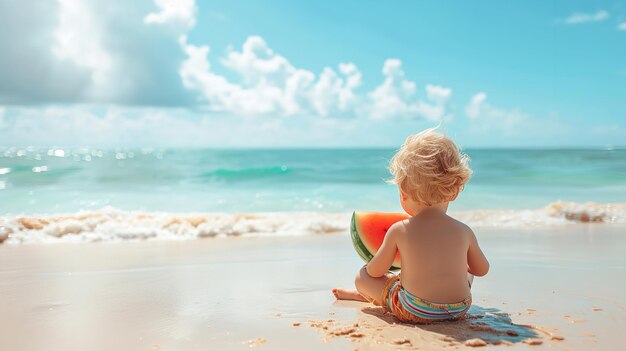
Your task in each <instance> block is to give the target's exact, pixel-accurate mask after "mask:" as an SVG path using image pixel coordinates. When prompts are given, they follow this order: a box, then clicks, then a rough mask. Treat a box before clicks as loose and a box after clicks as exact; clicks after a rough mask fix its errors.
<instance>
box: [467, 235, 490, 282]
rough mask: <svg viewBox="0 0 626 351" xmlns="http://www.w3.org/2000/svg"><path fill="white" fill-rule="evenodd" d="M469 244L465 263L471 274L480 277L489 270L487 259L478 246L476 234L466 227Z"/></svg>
mask: <svg viewBox="0 0 626 351" xmlns="http://www.w3.org/2000/svg"><path fill="white" fill-rule="evenodd" d="M468 231H469V237H470V245H469V249H468V250H467V265H468V266H469V270H468V271H469V272H470V273H471V274H473V275H476V276H479V277H482V276H483V275H485V274H487V272H489V261H487V258H486V257H485V254H484V253H483V251H482V250H481V249H480V246H478V240H477V239H476V235H474V232H472V230H471V229H469V228H468Z"/></svg>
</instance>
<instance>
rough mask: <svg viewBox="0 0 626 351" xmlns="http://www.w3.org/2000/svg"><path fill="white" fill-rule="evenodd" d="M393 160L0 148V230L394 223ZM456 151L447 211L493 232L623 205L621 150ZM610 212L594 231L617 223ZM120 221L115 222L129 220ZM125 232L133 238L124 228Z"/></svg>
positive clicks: (370, 153)
mask: <svg viewBox="0 0 626 351" xmlns="http://www.w3.org/2000/svg"><path fill="white" fill-rule="evenodd" d="M394 151H395V150H393V149H278V150H214V149H88V148H82V149H67V148H66V149H62V148H34V147H28V148H15V147H8V148H2V149H0V216H2V217H3V218H4V219H3V220H4V221H5V222H10V221H11V220H14V219H15V218H18V217H19V216H41V215H57V214H76V213H84V212H94V213H107V215H111V214H112V213H114V216H117V217H116V218H118V217H119V216H122V217H124V216H126V215H128V216H130V215H131V214H132V215H136V214H137V213H149V214H150V215H151V216H153V215H155V213H160V214H173V213H176V214H188V213H203V214H207V213H220V214H224V215H235V214H257V215H258V216H261V215H262V213H282V215H283V216H285V214H284V213H292V215H291V217H292V218H294V216H296V215H295V213H305V212H306V213H316V214H319V215H322V214H328V216H332V215H333V214H344V215H345V214H346V213H351V212H352V211H354V210H363V211H387V212H400V211H401V208H400V205H399V203H398V193H397V190H396V187H395V186H394V185H391V184H387V183H386V182H385V180H387V179H389V177H390V174H389V172H388V170H387V164H388V162H389V159H390V158H391V157H392V156H393V154H394ZM465 152H466V153H467V154H468V155H469V156H470V158H471V162H470V166H471V168H472V169H473V171H474V174H473V176H472V179H471V180H470V182H469V183H468V184H467V186H466V187H465V190H464V191H463V192H462V193H461V194H460V196H459V198H458V200H457V201H455V202H454V203H452V205H451V208H450V210H451V211H452V212H460V213H465V215H466V216H469V217H471V218H474V219H476V218H478V217H480V218H484V214H485V213H487V212H485V210H488V211H492V212H491V213H498V219H497V220H496V221H495V222H498V223H502V222H503V221H506V220H507V219H506V218H509V219H510V218H523V217H528V218H534V216H533V215H532V212H524V211H533V210H542V209H545V208H547V207H548V208H554V207H555V203H556V206H557V207H558V208H559V209H558V211H561V210H562V208H563V207H564V205H562V203H561V202H572V203H575V204H574V205H568V206H569V207H568V208H570V209H571V208H572V206H583V207H584V208H583V210H582V211H586V210H587V209H588V206H587V207H585V206H586V205H584V204H585V203H587V202H595V203H597V204H598V205H593V206H595V207H594V208H595V209H596V210H598V208H600V207H601V208H600V211H604V212H606V210H607V206H608V209H609V210H611V209H615V206H618V207H619V206H622V205H615V206H612V205H611V204H613V203H624V202H626V149H589V150H574V149H564V150H558V149H547V150H544V149H529V150H520V149H468V150H465ZM598 206H600V207H598ZM494 211H495V212H494ZM576 211H579V212H580V211H581V210H580V209H577V210H576ZM596 212H597V211H596ZM133 213H134V214H133ZM507 213H508V215H507V216H508V217H507V216H504V217H503V214H507ZM524 213H525V215H524ZM615 213H616V212H612V214H610V215H608V217H607V216H605V217H606V218H604V219H602V220H606V219H608V221H614V220H616V219H617V220H621V217H620V218H617V217H619V216H621V214H617V215H616V214H615ZM298 216H300V215H298ZM328 216H326V217H325V218H326V219H328V218H329V217H328ZM611 216H612V217H611ZM616 216H617V217H616ZM122 217H119V218H118V220H119V221H127V222H128V221H130V220H128V219H126V220H124V219H123V218H122ZM487 217H488V218H489V220H490V221H492V222H494V217H493V216H487ZM274 218H276V216H274ZM341 218H343V217H341ZM528 218H527V219H528ZM79 221H80V220H79ZM484 222H485V221H484V220H483V223H484ZM316 223H317V222H316ZM325 223H326V224H323V223H322V224H320V223H317V224H315V225H316V226H320V225H321V227H325V226H328V227H329V228H330V229H329V230H331V231H332V230H333V228H335V227H336V226H337V224H336V223H335V222H333V221H332V220H331V221H325ZM328 223H331V224H328ZM332 223H335V224H332ZM337 223H338V222H337ZM1 224H2V223H0V225H1ZM74 224H75V223H74ZM265 224H267V223H265ZM292 224H293V223H292ZM129 225H130V224H127V226H129ZM4 227H5V230H6V228H8V227H10V226H9V225H8V224H5V225H4ZM14 227H15V226H13V227H12V228H14ZM92 227H93V226H92ZM196 227H197V226H196ZM339 227H342V225H339ZM90 228H91V227H90ZM194 228H195V227H194ZM290 228H291V227H290ZM57 229H58V228H57ZM92 229H93V228H92ZM270 229H271V228H270ZM270 229H268V231H271V230H270ZM15 230H16V229H15V228H14V229H13V231H15ZM59 230H61V232H63V231H64V230H63V229H59ZM133 230H134V231H135V232H141V230H139V229H137V227H136V226H135V227H134V228H133ZM81 231H82V230H81V229H80V228H78V229H76V228H74V229H71V230H70V233H75V232H81ZM244 231H245V230H244ZM0 234H1V233H0ZM61 235H63V233H61ZM155 235H157V236H158V235H159V234H158V233H157V234H155ZM131 237H132V235H131Z"/></svg>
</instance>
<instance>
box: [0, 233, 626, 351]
mask: <svg viewBox="0 0 626 351" xmlns="http://www.w3.org/2000/svg"><path fill="white" fill-rule="evenodd" d="M477 233H478V237H479V240H480V241H481V244H482V246H483V248H484V250H485V252H486V254H487V255H488V257H489V258H490V260H491V266H492V270H491V272H490V273H489V275H488V276H487V277H484V278H478V279H476V280H475V284H474V288H473V294H474V306H473V307H472V310H471V311H470V318H469V319H467V320H465V321H460V322H455V323H448V324H438V325H429V326H410V325H402V324H396V323H395V320H394V319H393V318H392V317H390V316H381V315H380V311H379V309H378V308H376V307H374V306H372V305H369V304H364V303H358V302H335V301H334V298H333V296H332V294H331V293H330V289H331V288H332V287H336V286H341V287H349V286H351V285H352V279H353V276H354V273H355V272H356V271H357V270H358V268H359V267H360V266H361V265H362V263H361V262H360V261H359V259H358V258H357V256H356V254H355V253H354V250H353V249H352V247H351V244H350V241H349V240H350V239H349V237H348V236H347V235H318V236H303V237H276V238H245V237H239V238H228V239H220V238H213V239H204V240H191V241H151V242H125V243H106V244H48V245H16V246H9V245H3V246H0V333H1V334H0V350H50V351H53V350H63V351H66V350H116V351H120V350H235V349H241V350H244V349H246V350H249V349H251V348H253V349H259V350H320V349H322V350H353V349H358V350H389V349H399V350H416V349H422V350H423V349H463V348H470V346H466V344H467V345H475V346H480V345H483V344H486V348H506V349H507V350H508V349H537V348H552V349H558V350H561V349H563V350H589V349H598V350H611V349H617V348H620V347H621V345H622V341H621V340H622V337H623V333H624V331H625V330H626V310H625V308H624V305H623V299H624V296H626V255H624V249H625V248H626V227H625V226H623V225H604V224H576V225H570V226H563V227H551V228H547V227H544V228H541V227H539V228H528V229H516V230H512V229H506V230H498V229H488V230H487V229H485V230H480V229H479V230H477ZM531 326H534V328H533V327H531ZM559 339H563V340H559ZM536 344H539V346H537V345H536Z"/></svg>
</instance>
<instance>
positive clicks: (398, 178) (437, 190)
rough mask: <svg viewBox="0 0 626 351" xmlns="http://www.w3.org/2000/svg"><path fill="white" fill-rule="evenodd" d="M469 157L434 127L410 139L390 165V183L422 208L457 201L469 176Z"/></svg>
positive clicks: (470, 172) (470, 173)
mask: <svg viewBox="0 0 626 351" xmlns="http://www.w3.org/2000/svg"><path fill="white" fill-rule="evenodd" d="M468 162H469V157H468V156H467V155H466V154H464V153H462V152H461V151H460V150H459V148H458V146H457V145H456V144H455V143H454V141H452V140H451V139H449V138H448V137H446V136H445V135H443V134H441V133H439V132H437V131H436V128H431V129H426V130H425V131H423V132H421V133H418V134H415V135H411V136H409V137H408V138H407V139H406V141H405V142H404V144H402V146H401V147H400V150H398V152H397V153H396V154H395V155H394V156H393V158H392V159H391V162H390V163H389V171H390V172H391V174H392V175H393V176H394V177H393V179H391V180H389V183H392V184H397V185H398V187H399V188H400V190H401V191H402V192H403V193H405V194H407V195H409V196H410V197H411V198H412V199H413V200H415V201H417V202H418V203H420V204H422V205H425V206H432V205H434V204H439V203H444V202H450V201H453V200H454V199H456V197H457V196H458V195H459V193H460V192H461V190H463V187H464V186H465V184H466V183H467V182H468V181H469V179H470V177H471V176H472V170H471V169H470V168H469V166H468Z"/></svg>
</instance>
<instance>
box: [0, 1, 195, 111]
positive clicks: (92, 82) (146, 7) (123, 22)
mask: <svg viewBox="0 0 626 351" xmlns="http://www.w3.org/2000/svg"><path fill="white" fill-rule="evenodd" d="M185 4H193V2H189V1H186V2H185ZM154 9H155V5H154V3H153V2H152V1H145V0H144V1H138V2H132V4H131V3H128V2H127V1H123V0H110V1H106V2H103V1H98V0H80V1H79V0H59V1H42V2H36V3H33V4H29V6H17V5H16V4H15V3H14V2H13V1H6V0H0V33H19V35H17V34H16V35H0V47H2V48H3V49H2V55H0V77H2V79H0V103H9V104H25V103H66V102H78V103H113V104H139V105H168V104H170V105H171V104H186V103H189V101H190V98H191V95H190V94H189V93H188V92H187V91H186V90H185V89H184V87H183V86H182V84H181V82H180V77H179V75H178V66H179V65H180V62H181V61H182V60H183V59H184V53H183V52H182V51H181V50H180V46H179V45H178V41H177V39H178V37H179V36H180V35H181V34H185V33H186V31H187V30H189V27H188V26H187V25H183V26H181V25H179V23H180V21H181V20H182V18H183V17H181V16H182V15H174V16H173V15H163V16H157V17H156V18H159V20H160V19H162V21H161V22H162V23H161V24H160V25H155V23H157V22H153V23H150V24H146V23H144V18H146V14H148V13H150V12H152V11H154ZM164 11H165V12H167V13H171V10H164ZM168 11H169V12H168ZM159 13H160V12H156V13H155V16H156V15H158V14H159ZM176 13H179V12H176ZM172 16H173V17H172ZM166 20H167V21H166ZM189 20H190V17H187V19H186V20H185V21H187V22H186V23H189ZM168 21H169V22H168Z"/></svg>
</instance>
